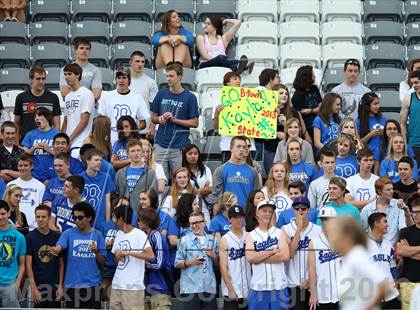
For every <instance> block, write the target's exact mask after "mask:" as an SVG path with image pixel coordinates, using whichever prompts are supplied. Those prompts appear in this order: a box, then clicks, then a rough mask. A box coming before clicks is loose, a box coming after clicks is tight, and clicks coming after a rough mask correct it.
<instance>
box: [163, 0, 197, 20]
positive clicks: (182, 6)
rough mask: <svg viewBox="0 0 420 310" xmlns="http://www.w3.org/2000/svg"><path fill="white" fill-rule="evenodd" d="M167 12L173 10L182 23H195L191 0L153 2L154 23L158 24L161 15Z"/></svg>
mask: <svg viewBox="0 0 420 310" xmlns="http://www.w3.org/2000/svg"><path fill="white" fill-rule="evenodd" d="M169 10H175V11H176V12H177V13H178V16H179V17H180V18H181V20H182V21H185V22H190V23H194V21H195V14H194V10H195V7H194V1H193V0H155V21H156V22H160V20H161V17H162V15H163V14H164V13H165V12H166V11H169Z"/></svg>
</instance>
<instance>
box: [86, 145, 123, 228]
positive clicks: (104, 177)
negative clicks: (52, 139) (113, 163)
mask: <svg viewBox="0 0 420 310" xmlns="http://www.w3.org/2000/svg"><path fill="white" fill-rule="evenodd" d="M84 159H85V160H86V163H87V168H86V171H85V172H83V173H82V174H80V175H81V176H82V177H83V178H84V179H85V189H84V191H83V197H85V199H86V201H87V202H88V203H90V204H91V206H92V207H93V208H94V209H95V213H96V216H95V225H97V224H100V223H102V222H105V221H109V220H110V219H111V192H113V191H114V190H115V184H114V180H113V179H112V177H110V176H109V175H108V174H105V173H103V172H101V171H100V170H101V164H102V154H101V152H100V151H98V150H96V149H92V150H89V151H87V152H86V153H85V155H84Z"/></svg>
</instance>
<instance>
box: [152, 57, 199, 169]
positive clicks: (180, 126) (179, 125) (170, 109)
mask: <svg viewBox="0 0 420 310" xmlns="http://www.w3.org/2000/svg"><path fill="white" fill-rule="evenodd" d="M183 73H184V72H183V69H182V66H181V65H180V64H178V63H173V64H169V65H168V66H166V69H165V78H166V81H167V82H168V85H169V89H167V88H163V89H161V90H159V92H158V93H157V94H156V96H155V98H154V100H153V103H152V107H151V114H152V122H153V123H154V124H159V128H158V130H157V132H156V136H155V146H154V147H155V150H154V153H155V156H156V162H157V163H159V164H161V165H162V166H163V169H164V171H165V175H172V174H173V172H174V171H175V170H176V169H177V168H179V167H181V166H182V157H181V152H182V148H183V147H185V146H187V145H189V144H190V140H189V138H188V137H189V135H190V128H197V127H198V116H199V112H198V104H197V99H196V97H195V96H194V95H193V94H192V93H191V92H189V91H187V90H185V89H184V88H183V87H182V84H181V81H182V75H183Z"/></svg>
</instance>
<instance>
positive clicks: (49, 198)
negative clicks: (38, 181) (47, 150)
mask: <svg viewBox="0 0 420 310" xmlns="http://www.w3.org/2000/svg"><path fill="white" fill-rule="evenodd" d="M69 167H70V165H69V158H68V157H67V154H66V153H59V154H57V155H56V156H55V158H54V171H55V173H56V174H57V176H56V177H55V178H52V179H51V180H49V181H48V183H47V187H46V189H45V193H44V196H43V197H42V200H43V202H44V203H45V204H46V205H48V206H51V203H52V202H53V201H54V199H55V198H57V197H58V196H62V195H63V188H64V181H65V180H66V179H67V178H68V177H69V176H70V175H71V174H70V171H69Z"/></svg>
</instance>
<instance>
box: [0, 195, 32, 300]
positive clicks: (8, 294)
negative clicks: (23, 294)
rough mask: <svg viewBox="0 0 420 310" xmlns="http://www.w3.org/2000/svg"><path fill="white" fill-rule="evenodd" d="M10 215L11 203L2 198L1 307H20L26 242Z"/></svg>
mask: <svg viewBox="0 0 420 310" xmlns="http://www.w3.org/2000/svg"><path fill="white" fill-rule="evenodd" d="M9 217H10V208H9V205H8V204H7V202H5V201H4V200H0V245H1V253H2V255H1V256H0V307H2V308H20V305H19V300H18V294H17V292H18V288H19V287H20V284H21V281H22V279H23V276H24V274H25V252H26V242H25V237H24V236H23V235H22V234H21V233H20V232H18V231H17V230H16V229H14V228H13V227H12V226H10V224H9Z"/></svg>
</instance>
